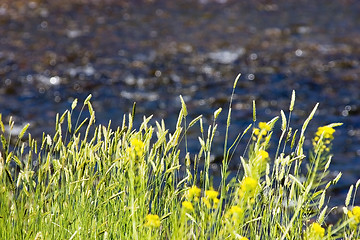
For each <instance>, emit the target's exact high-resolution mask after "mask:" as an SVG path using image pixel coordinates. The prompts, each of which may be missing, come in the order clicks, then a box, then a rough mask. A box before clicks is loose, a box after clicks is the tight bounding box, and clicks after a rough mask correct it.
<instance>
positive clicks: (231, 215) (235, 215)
mask: <svg viewBox="0 0 360 240" xmlns="http://www.w3.org/2000/svg"><path fill="white" fill-rule="evenodd" d="M243 213H244V211H243V210H242V208H241V207H239V206H232V207H231V208H230V209H229V211H227V213H226V214H225V218H227V219H229V220H232V221H233V222H234V223H239V221H240V219H241V217H242V216H243Z"/></svg>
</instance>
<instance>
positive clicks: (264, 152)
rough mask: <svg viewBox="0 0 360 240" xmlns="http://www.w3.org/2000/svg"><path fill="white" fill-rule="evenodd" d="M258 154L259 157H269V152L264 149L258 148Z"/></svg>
mask: <svg viewBox="0 0 360 240" xmlns="http://www.w3.org/2000/svg"><path fill="white" fill-rule="evenodd" d="M259 156H260V158H261V159H267V158H268V157H269V153H268V152H267V151H265V150H260V151H259Z"/></svg>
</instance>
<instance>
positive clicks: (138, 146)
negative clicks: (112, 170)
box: [130, 138, 145, 156]
mask: <svg viewBox="0 0 360 240" xmlns="http://www.w3.org/2000/svg"><path fill="white" fill-rule="evenodd" d="M130 145H131V148H132V149H134V151H135V152H136V154H137V155H138V156H142V155H143V153H144V145H145V144H144V142H143V141H141V140H139V139H137V138H133V139H131V140H130Z"/></svg>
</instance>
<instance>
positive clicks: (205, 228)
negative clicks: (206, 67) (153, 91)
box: [0, 75, 360, 240]
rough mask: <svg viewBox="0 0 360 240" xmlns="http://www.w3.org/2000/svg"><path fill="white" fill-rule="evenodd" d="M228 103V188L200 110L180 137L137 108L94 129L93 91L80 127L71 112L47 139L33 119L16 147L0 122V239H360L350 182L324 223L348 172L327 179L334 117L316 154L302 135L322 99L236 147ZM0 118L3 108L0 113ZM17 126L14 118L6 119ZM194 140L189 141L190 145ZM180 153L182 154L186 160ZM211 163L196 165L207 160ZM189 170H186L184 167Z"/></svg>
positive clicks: (182, 125)
mask: <svg viewBox="0 0 360 240" xmlns="http://www.w3.org/2000/svg"><path fill="white" fill-rule="evenodd" d="M239 77H240V75H239V76H238V77H237V78H236V80H235V82H234V87H233V93H232V95H231V100H230V106H229V110H228V118H227V128H226V132H225V140H224V155H223V161H222V163H221V176H222V179H221V184H220V186H219V187H218V188H215V189H214V186H213V183H212V182H211V177H210V174H209V166H210V154H211V147H212V142H213V139H214V135H215V132H216V130H217V124H216V119H217V117H218V116H219V114H221V113H220V112H221V109H218V110H217V111H215V113H214V121H213V123H212V124H211V125H210V126H208V127H207V129H205V127H204V126H203V121H202V116H199V117H197V118H195V119H193V120H191V121H190V123H189V124H187V109H186V104H185V102H184V100H183V99H182V98H180V100H181V103H182V108H181V110H180V114H179V117H178V121H177V123H176V128H175V130H174V132H170V131H169V130H168V129H167V128H166V126H165V123H164V121H161V122H156V123H155V125H154V126H151V125H150V124H149V122H150V120H151V116H150V117H144V119H143V122H142V123H141V125H140V126H139V127H138V128H137V129H136V128H135V127H134V126H133V120H134V112H135V111H133V113H132V114H129V115H128V116H124V118H123V123H122V125H121V126H119V127H118V128H116V129H112V128H111V122H109V124H108V126H102V125H95V112H94V110H93V108H92V105H91V102H90V98H91V96H89V97H88V98H87V99H86V100H85V101H84V103H83V106H82V108H81V109H82V110H81V111H83V110H84V109H85V108H87V109H88V111H89V116H90V117H89V118H88V119H85V120H83V121H82V122H81V123H80V121H79V119H80V118H79V117H78V118H77V119H78V120H77V121H76V122H77V123H76V125H75V126H73V125H72V122H73V121H74V120H75V119H74V117H73V110H74V109H75V108H76V107H77V100H75V101H74V102H73V104H72V106H71V109H70V110H67V111H65V113H64V114H62V115H61V116H60V115H58V116H57V118H56V133H55V134H54V135H53V136H50V135H46V134H44V135H43V139H42V141H41V142H39V143H38V142H37V141H35V140H34V139H33V138H32V137H31V134H28V135H27V140H24V136H25V132H26V130H27V127H28V126H25V128H24V129H23V131H21V133H20V134H19V136H18V141H16V143H15V145H14V146H10V137H11V136H8V135H7V134H5V127H4V123H3V121H2V120H1V118H0V127H1V131H2V133H1V142H2V151H1V156H0V239H241V240H246V239H339V238H343V239H357V238H359V237H360V229H359V226H360V210H359V209H360V207H358V206H353V205H354V204H353V202H352V204H350V202H351V199H353V198H354V196H355V194H356V191H357V189H358V187H359V185H360V181H358V182H357V183H356V185H355V186H351V188H350V190H349V193H348V196H347V198H346V199H345V207H344V208H343V211H344V214H343V216H342V218H341V219H340V220H339V222H338V223H336V224H334V225H331V224H328V223H327V221H326V218H327V216H328V214H329V213H330V212H331V211H332V210H333V209H328V206H327V205H326V204H325V203H326V192H327V191H328V189H329V188H330V186H331V185H334V184H336V183H337V182H338V180H339V179H340V177H341V173H339V175H338V176H337V177H335V178H334V179H332V180H330V181H328V180H326V179H328V178H325V177H326V176H327V174H328V169H329V165H330V163H331V156H332V155H331V154H330V150H331V141H332V140H333V133H334V131H335V129H334V128H335V127H337V126H339V125H341V124H338V123H334V124H329V125H326V126H323V127H319V128H318V131H317V132H316V133H315V136H314V138H313V140H312V141H313V149H312V150H311V151H310V152H309V153H308V154H306V153H305V151H304V146H303V145H304V141H305V130H306V128H307V126H308V124H309V122H310V120H311V119H312V118H313V116H314V114H315V111H316V109H317V107H318V104H316V105H315V107H314V109H313V111H312V112H311V113H310V115H309V117H308V118H307V119H306V120H305V121H304V124H303V126H302V128H301V129H299V130H297V129H296V130H294V129H292V128H291V127H290V119H291V112H292V111H293V108H294V103H295V92H293V95H292V99H291V102H290V108H289V114H288V118H286V115H285V113H284V112H283V111H281V116H280V117H275V118H273V119H272V120H270V121H268V122H257V119H256V107H255V102H254V104H253V106H254V114H253V124H251V125H249V126H248V127H247V128H246V129H245V130H244V131H242V132H240V133H239V135H238V137H237V138H236V139H235V140H234V141H233V142H232V143H231V144H230V143H229V139H228V130H229V126H230V124H231V123H230V122H231V110H232V109H231V103H232V97H233V95H234V91H235V87H236V83H237V81H238V79H239ZM0 116H1V115H0ZM280 118H281V136H280V138H279V139H278V140H277V151H276V154H275V156H270V155H269V153H268V151H267V150H268V147H269V145H270V143H271V142H272V141H273V140H272V139H273V138H274V137H273V129H274V128H275V127H276V125H275V124H276V122H277V121H278V120H279V119H280ZM8 124H9V127H10V129H11V128H12V126H13V124H14V123H13V121H12V120H10V121H9V123H8ZM195 124H199V125H200V133H199V142H200V145H201V147H200V149H199V152H198V153H197V154H195V155H192V157H190V153H188V152H187V149H185V150H184V149H179V146H180V145H179V144H180V142H181V141H185V142H186V135H187V131H188V130H189V128H191V127H192V126H194V125H195ZM246 134H247V136H248V146H247V148H246V151H245V153H244V154H243V156H241V158H240V160H241V165H240V168H239V171H238V173H237V174H236V177H234V178H232V179H228V176H229V170H228V165H229V161H230V160H231V156H232V152H233V151H234V149H235V148H236V147H237V146H238V144H239V141H241V140H242V139H243V137H244V136H245V135H246ZM185 145H186V144H185ZM181 151H183V153H184V156H185V159H184V160H181V159H180V156H182V155H181V154H180V153H181ZM200 161H204V168H203V169H199V165H200V164H199V162H200ZM182 166H183V167H184V169H185V170H182Z"/></svg>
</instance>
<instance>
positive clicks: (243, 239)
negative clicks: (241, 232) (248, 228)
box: [240, 237, 249, 240]
mask: <svg viewBox="0 0 360 240" xmlns="http://www.w3.org/2000/svg"><path fill="white" fill-rule="evenodd" d="M240 240H249V239H248V238H247V237H240Z"/></svg>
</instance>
